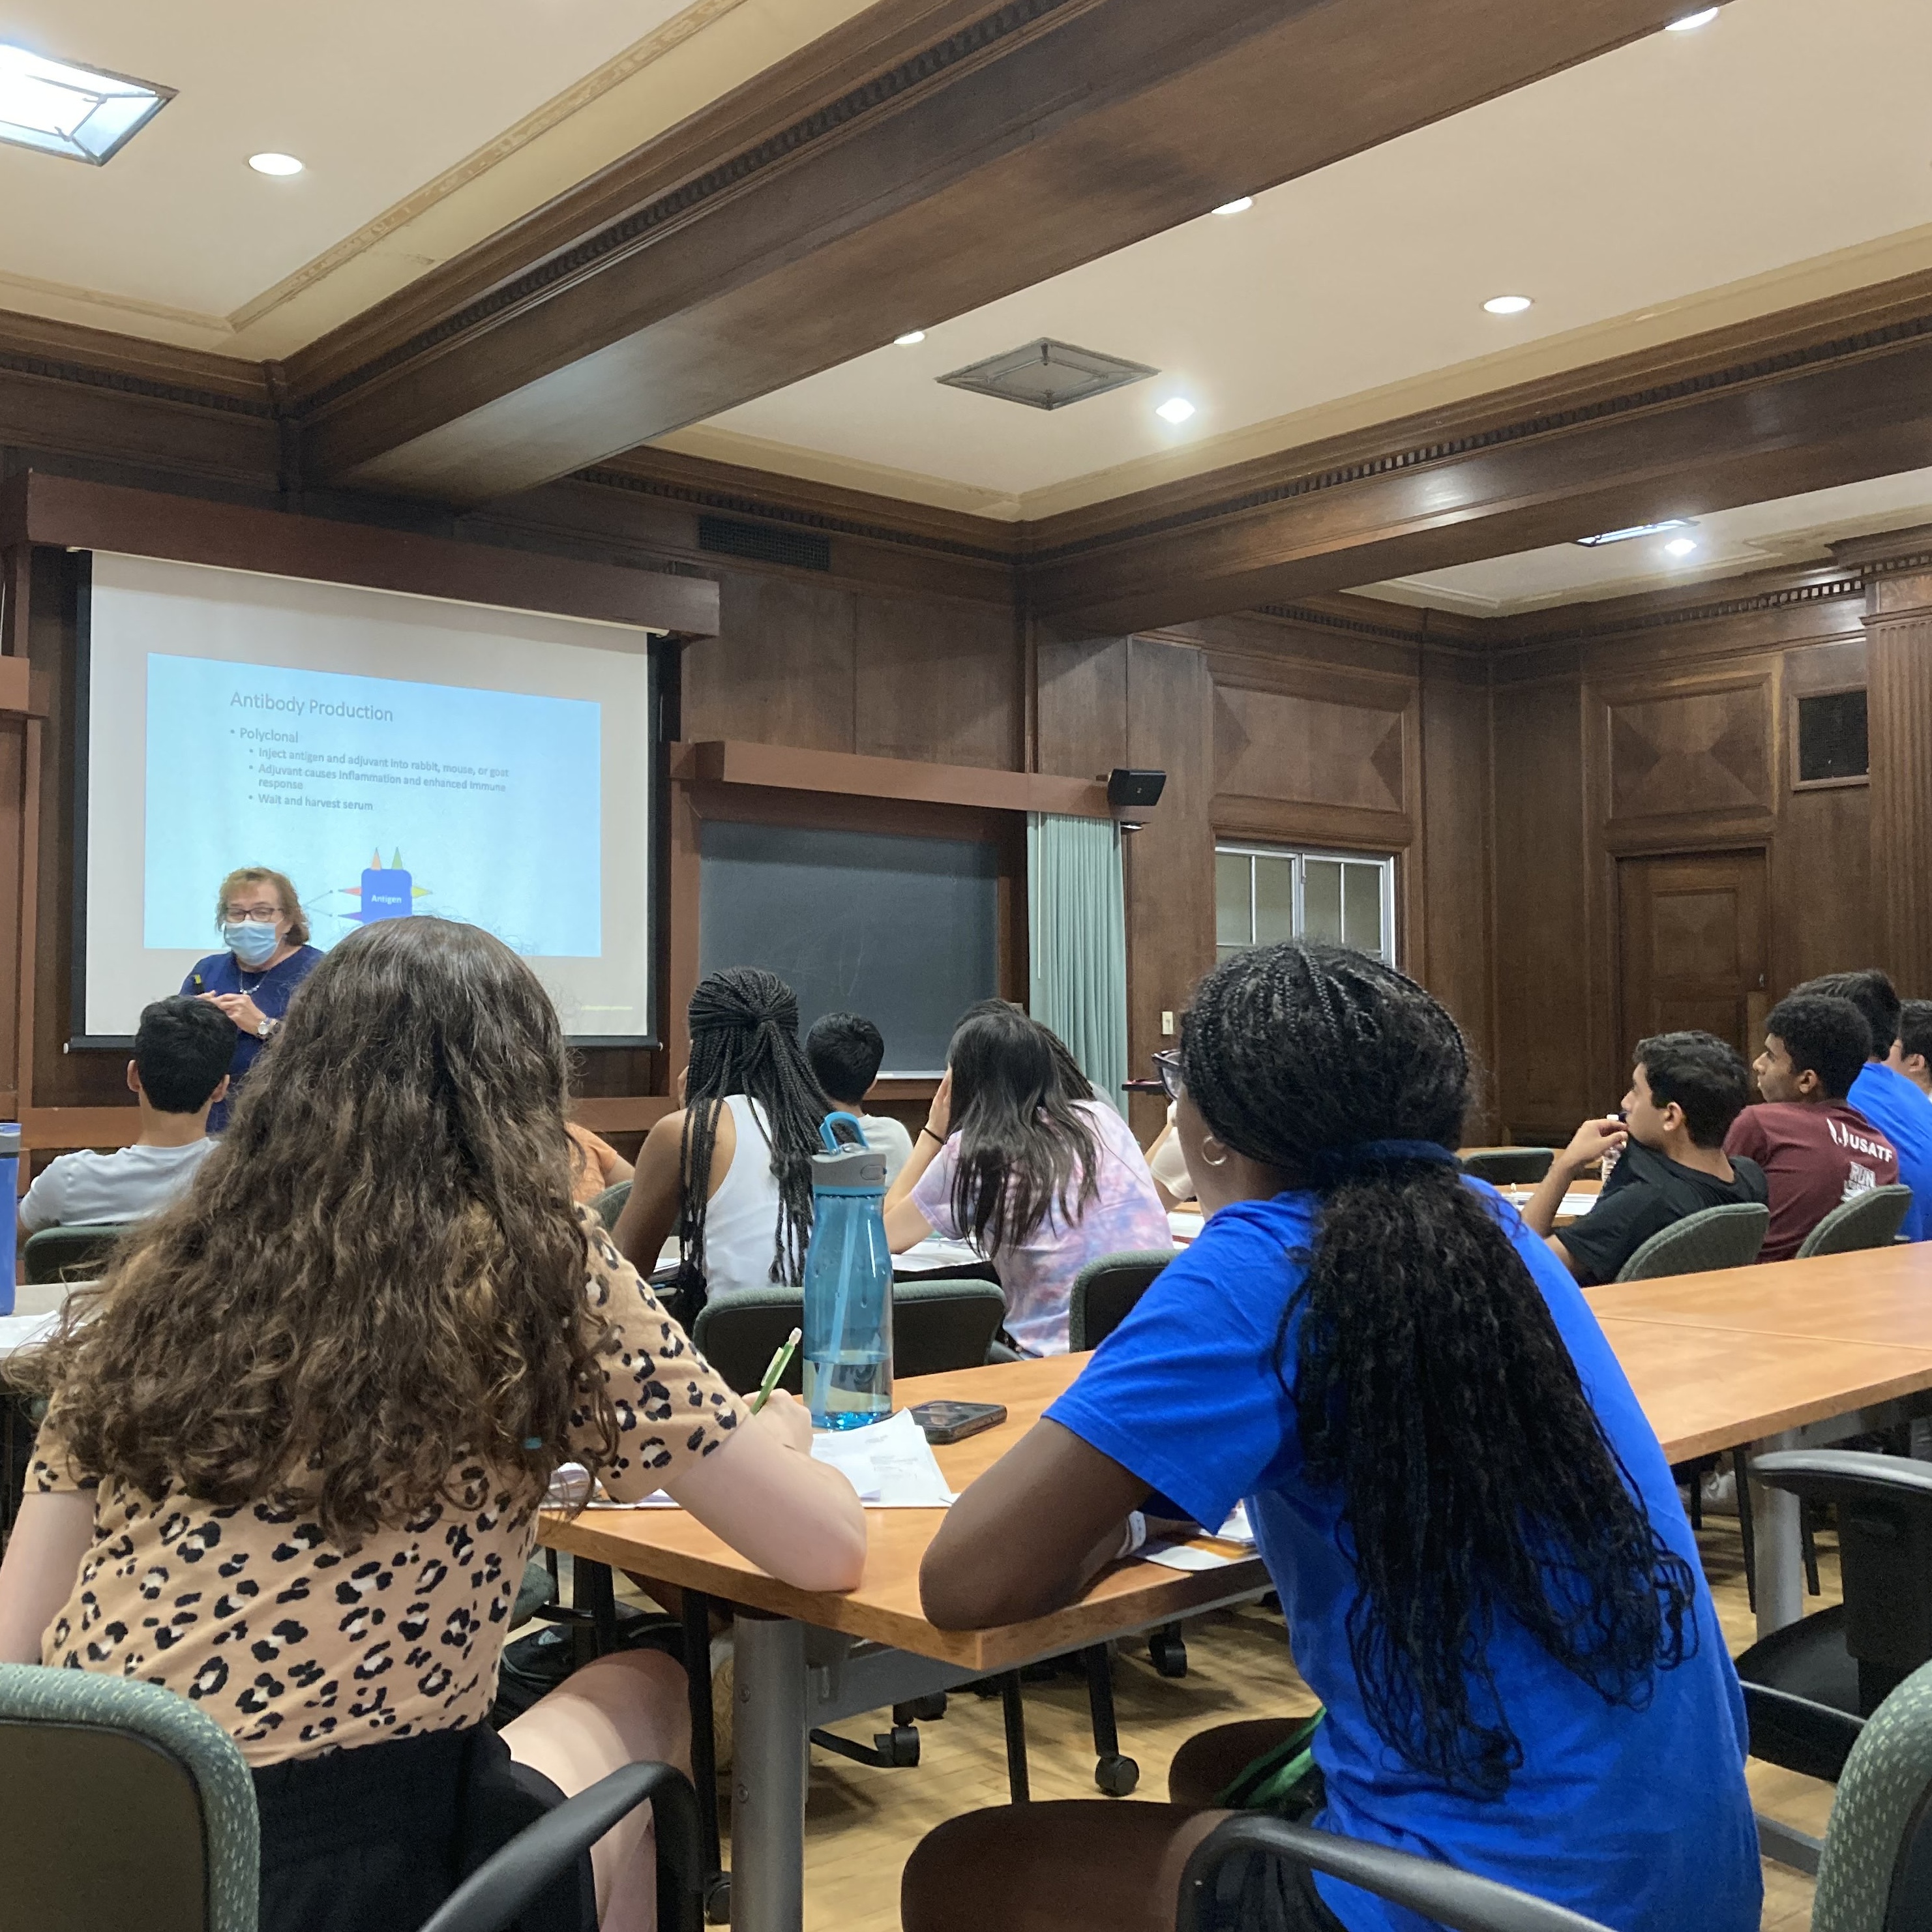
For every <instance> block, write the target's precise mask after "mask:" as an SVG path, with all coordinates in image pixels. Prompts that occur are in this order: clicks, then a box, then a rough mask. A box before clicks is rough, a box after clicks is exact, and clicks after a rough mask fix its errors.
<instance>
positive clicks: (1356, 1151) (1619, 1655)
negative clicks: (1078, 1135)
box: [1181, 944, 1697, 1797]
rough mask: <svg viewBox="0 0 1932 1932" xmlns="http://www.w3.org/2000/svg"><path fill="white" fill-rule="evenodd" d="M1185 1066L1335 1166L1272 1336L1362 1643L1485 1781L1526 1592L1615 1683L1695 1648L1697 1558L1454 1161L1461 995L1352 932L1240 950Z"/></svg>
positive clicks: (1227, 1138)
mask: <svg viewBox="0 0 1932 1932" xmlns="http://www.w3.org/2000/svg"><path fill="white" fill-rule="evenodd" d="M1181 1051H1182V1078H1183V1079H1184V1082H1185V1083H1186V1086H1187V1093H1188V1094H1189V1096H1190V1097H1191V1098H1192V1100H1193V1102H1194V1104H1195V1105H1196V1107H1197V1108H1198V1109H1199V1110H1200V1112H1201V1115H1202V1118H1203V1119H1204V1121H1205V1122H1206V1123H1207V1124H1208V1127H1209V1129H1210V1130H1211V1132H1212V1133H1214V1135H1215V1136H1217V1138H1219V1139H1220V1140H1221V1141H1223V1142H1225V1143H1226V1145H1228V1146H1229V1147H1231V1148H1235V1149H1236V1150H1237V1151H1239V1152H1241V1153H1242V1154H1247V1155H1248V1156H1249V1157H1250V1158H1251V1159H1253V1160H1257V1161H1260V1162H1262V1163H1265V1165H1267V1166H1270V1167H1271V1168H1274V1169H1277V1170H1278V1171H1279V1172H1280V1173H1281V1174H1282V1175H1283V1176H1284V1177H1285V1178H1286V1180H1287V1181H1288V1182H1289V1184H1290V1185H1291V1186H1295V1187H1315V1188H1316V1189H1318V1190H1319V1191H1320V1193H1321V1197H1322V1199H1321V1210H1320V1220H1319V1225H1318V1231H1317V1233H1316V1238H1315V1242H1314V1247H1313V1253H1310V1254H1307V1255H1304V1256H1297V1257H1296V1258H1295V1259H1297V1260H1298V1261H1304V1262H1306V1263H1307V1276H1306V1277H1305V1278H1304V1280H1303V1282H1302V1283H1301V1286H1300V1287H1299V1289H1298V1290H1297V1292H1296V1293H1295V1296H1294V1297H1293V1298H1292V1300H1291V1301H1290V1303H1289V1307H1288V1309H1287V1310H1286V1312H1285V1313H1284V1315H1283V1319H1282V1323H1281V1328H1280V1332H1279V1334H1278V1335H1277V1343H1276V1349H1277V1373H1278V1374H1280V1375H1282V1376H1283V1379H1284V1381H1286V1380H1287V1377H1288V1373H1289V1371H1288V1369H1287V1367H1286V1360H1287V1355H1288V1352H1289V1334H1290V1331H1291V1329H1292V1331H1293V1333H1294V1346H1293V1355H1294V1361H1293V1370H1292V1373H1293V1382H1292V1392H1293V1395H1294V1398H1295V1408H1296V1412H1297V1415H1298V1427H1299V1430H1300V1435H1301V1451H1302V1455H1303V1458H1304V1466H1305V1468H1306V1471H1307V1477H1308V1480H1309V1481H1310V1483H1312V1484H1316V1485H1317V1486H1319V1487H1332V1488H1339V1490H1340V1492H1341V1497H1342V1506H1343V1507H1342V1529H1341V1532H1340V1534H1341V1535H1342V1536H1343V1538H1344V1547H1346V1549H1348V1550H1349V1553H1350V1555H1351V1556H1352V1559H1353V1562H1354V1564H1355V1571H1356V1574H1357V1577H1358V1580H1359V1582H1360V1585H1361V1590H1360V1594H1359V1595H1358V1596H1357V1598H1356V1599H1355V1603H1354V1604H1353V1605H1352V1607H1351V1608H1350V1610H1349V1616H1348V1623H1347V1634H1348V1639H1349V1655H1350V1658H1351V1659H1352V1661H1353V1663H1354V1665H1355V1676H1356V1679H1357V1682H1358V1684H1359V1685H1360V1686H1361V1692H1362V1696H1363V1700H1364V1704H1365V1706H1366V1707H1367V1712H1368V1715H1369V1717H1370V1721H1371V1722H1372V1723H1373V1724H1374V1726H1375V1727H1376V1730H1377V1732H1378V1733H1379V1734H1380V1735H1381V1736H1382V1738H1383V1739H1384V1740H1385V1742H1386V1743H1387V1744H1388V1745H1389V1746H1390V1747H1391V1748H1392V1749H1393V1750H1394V1751H1396V1752H1397V1754H1399V1756H1400V1757H1401V1758H1402V1759H1403V1760H1404V1761H1405V1762H1406V1763H1408V1764H1409V1765H1410V1766H1412V1767H1413V1768H1414V1769H1416V1770H1418V1771H1419V1772H1423V1773H1424V1774H1426V1775H1430V1776H1433V1777H1435V1778H1439V1779H1441V1780H1442V1781H1444V1782H1445V1783H1447V1784H1451V1785H1452V1786H1454V1787H1460V1788H1462V1789H1464V1790H1473V1791H1475V1793H1478V1794H1479V1795H1481V1796H1485V1797H1496V1796H1500V1795H1501V1794H1502V1792H1503V1791H1504V1790H1506V1789H1507V1787H1508V1782H1509V1778H1510V1774H1511V1772H1512V1771H1513V1770H1514V1769H1516V1768H1517V1766H1520V1764H1521V1763H1522V1762H1523V1748H1522V1745H1521V1742H1520V1740H1519V1739H1518V1738H1517V1735H1516V1733H1515V1731H1514V1730H1513V1729H1512V1728H1511V1723H1510V1718H1509V1713H1508V1710H1507V1709H1506V1708H1505V1703H1504V1700H1503V1698H1502V1694H1501V1692H1500V1691H1499V1687H1498V1685H1497V1684H1496V1680H1495V1678H1494V1676H1493V1674H1492V1673H1491V1670H1490V1665H1489V1664H1488V1661H1487V1652H1488V1648H1489V1639H1490V1636H1491V1634H1493V1631H1494V1630H1495V1628H1496V1625H1497V1623H1498V1622H1499V1619H1503V1618H1510V1619H1514V1620H1515V1622H1517V1623H1518V1624H1519V1625H1520V1626H1521V1627H1522V1628H1523V1629H1525V1630H1526V1631H1528V1632H1529V1634H1531V1636H1532V1637H1534V1638H1535V1640H1536V1641H1537V1642H1538V1643H1539V1644H1541V1646H1542V1647H1543V1649H1544V1650H1545V1651H1547V1652H1548V1653H1549V1655H1550V1656H1551V1657H1553V1658H1555V1659H1556V1661H1557V1662H1558V1663H1559V1664H1562V1666H1563V1667H1564V1668H1565V1670H1569V1671H1571V1672H1572V1673H1574V1674H1575V1675H1576V1676H1577V1677H1579V1678H1580V1679H1582V1680H1583V1682H1585V1683H1586V1684H1588V1685H1590V1686H1591V1688H1592V1689H1594V1690H1595V1691H1598V1693H1599V1694H1601V1696H1602V1697H1604V1700H1606V1701H1607V1703H1612V1704H1619V1705H1623V1706H1628V1707H1630V1708H1633V1709H1641V1708H1642V1707H1643V1705H1644V1704H1645V1703H1646V1702H1647V1701H1648V1700H1649V1695H1650V1691H1651V1687H1652V1674H1653V1673H1654V1671H1655V1670H1657V1669H1658V1668H1659V1667H1661V1668H1664V1669H1666V1670H1668V1669H1670V1668H1671V1667H1673V1666H1675V1665H1676V1664H1679V1663H1681V1662H1682V1661H1683V1660H1684V1659H1685V1658H1686V1657H1688V1656H1689V1655H1692V1654H1694V1652H1695V1650H1696V1648H1697V1625H1696V1622H1695V1619H1694V1616H1693V1615H1692V1614H1691V1613H1692V1612H1693V1609H1694V1603H1695V1586H1694V1580H1693V1577H1692V1574H1691V1568H1690V1565H1688V1563H1687V1562H1685V1560H1684V1559H1683V1558H1682V1557H1681V1556H1678V1555H1677V1554H1676V1553H1675V1552H1674V1551H1673V1550H1671V1549H1670V1547H1669V1546H1668V1545H1667V1544H1665V1543H1664V1541H1663V1540H1662V1538H1661V1537H1660V1536H1659V1535H1658V1533H1657V1531H1656V1529H1655V1527H1654V1526H1653V1525H1652V1522H1651V1520H1650V1517H1649V1512H1648V1511H1647V1510H1646V1508H1645V1506H1644V1504H1643V1501H1642V1499H1641V1498H1640V1496H1638V1495H1637V1493H1636V1490H1635V1489H1634V1486H1633V1484H1631V1480H1630V1478H1629V1476H1628V1472H1626V1471H1625V1469H1624V1467H1623V1466H1622V1462H1621V1460H1619V1457H1618V1456H1617V1454H1616V1451H1615V1450H1614V1449H1613V1448H1612V1447H1611V1445H1610V1442H1609V1441H1608V1440H1607V1438H1606V1437H1605V1436H1604V1430H1603V1427H1602V1425H1601V1423H1599V1421H1598V1419H1597V1417H1596V1415H1595V1412H1594V1411H1593V1410H1592V1409H1591V1407H1590V1405H1589V1400H1587V1398H1586V1397H1585V1395H1584V1393H1583V1385H1582V1384H1581V1382H1580V1380H1579V1379H1578V1377H1577V1370H1576V1367H1575V1365H1574V1364H1573V1363H1572V1361H1571V1359H1570V1355H1569V1352H1568V1350H1567V1349H1565V1346H1564V1344H1563V1341H1562V1337H1561V1336H1560V1335H1559V1334H1558V1332H1557V1328H1556V1323H1555V1321H1554V1320H1553V1318H1552V1317H1551V1315H1550V1310H1549V1308H1548V1307H1547V1304H1545V1302H1544V1298H1543V1295H1542V1293H1541V1290H1540V1289H1538V1286H1537V1285H1536V1281H1535V1277H1533V1276H1532V1274H1531V1273H1530V1271H1529V1268H1528V1267H1527V1266H1526V1265H1525V1263H1524V1262H1523V1259H1522V1257H1521V1256H1520V1255H1519V1254H1518V1253H1517V1252H1516V1250H1514V1247H1511V1244H1510V1242H1509V1241H1508V1238H1507V1237H1506V1236H1505V1234H1504V1233H1503V1231H1502V1227H1501V1226H1500V1225H1499V1223H1498V1221H1497V1220H1496V1216H1495V1214H1494V1213H1493V1211H1492V1208H1491V1207H1490V1204H1489V1202H1487V1200H1486V1199H1485V1198H1484V1196H1481V1194H1479V1193H1477V1192H1476V1191H1475V1190H1473V1189H1472V1188H1470V1187H1466V1186H1465V1185H1464V1184H1463V1181H1461V1179H1460V1177H1459V1175H1458V1173H1457V1169H1455V1168H1454V1166H1451V1165H1450V1164H1448V1163H1447V1162H1445V1161H1442V1160H1430V1159H1427V1158H1424V1157H1421V1156H1420V1153H1419V1151H1418V1156H1415V1157H1409V1158H1404V1157H1403V1156H1402V1155H1401V1154H1400V1152H1398V1151H1394V1150H1391V1151H1389V1152H1388V1153H1386V1154H1365V1153H1364V1151H1363V1150H1364V1148H1365V1145H1366V1144H1368V1143H1375V1142H1412V1143H1418V1142H1429V1143H1433V1144H1434V1145H1436V1146H1439V1147H1441V1148H1445V1149H1453V1148H1454V1146H1455V1145H1456V1142H1457V1136H1458V1133H1459V1130H1460V1127H1461V1125H1462V1120H1463V1110H1464V1107H1465V1105H1466V1092H1467V1088H1468V1082H1469V1055H1468V1052H1467V1050H1466V1048H1465V1046H1464V1045H1463V1037H1462V1035H1461V1034H1460V1032H1459V1031H1457V1026H1456V1023H1455V1022H1454V1020H1453V1019H1451V1018H1450V1016H1449V1015H1448V1013H1446V1012H1445V1011H1444V1010H1443V1009H1442V1007H1441V1006H1439V1004H1437V1003H1436V1001H1434V1000H1433V999H1432V998H1430V996H1429V995H1428V994H1427V993H1426V992H1424V991H1423V990H1422V989H1421V987H1420V986H1417V985H1416V984H1415V983H1414V982H1413V981H1412V980H1407V979H1405V978H1404V977H1403V975H1402V974H1400V973H1397V972H1396V971H1394V970H1392V969H1391V968H1389V967H1387V966H1385V965H1382V964H1381V963H1380V962H1379V961H1376V960H1373V959H1369V958H1368V957H1367V956H1365V955H1364V954H1361V953H1353V952H1349V951H1347V950H1344V949H1343V948H1342V947H1333V946H1316V945H1303V944H1289V945H1283V946H1274V947H1262V948H1259V949H1257V950H1255V951H1253V952H1249V953H1239V954H1237V955H1236V956H1235V957H1233V958H1232V959H1229V960H1228V961H1226V962H1225V963H1224V964H1223V965H1221V966H1220V968H1217V970H1216V971H1214V973H1213V974H1211V975H1210V976H1209V977H1208V980H1206V981H1205V983H1203V984H1202V987H1201V989H1200V991H1199V995H1198V996H1197V998H1196V1002H1195V1004H1194V1007H1193V1010H1192V1011H1191V1012H1190V1014H1189V1015H1188V1017H1187V1026H1186V1028H1185V1031H1184V1036H1183V1043H1182V1049H1181Z"/></svg>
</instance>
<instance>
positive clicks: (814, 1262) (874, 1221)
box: [805, 1114, 892, 1429]
mask: <svg viewBox="0 0 1932 1932" xmlns="http://www.w3.org/2000/svg"><path fill="white" fill-rule="evenodd" d="M840 1123H843V1124H844V1126H845V1127H847V1128H849V1129H850V1133H849V1135H847V1136H846V1137H845V1138H844V1139H841V1137H840V1136H839V1135H838V1133H836V1132H835V1127H837V1126H838V1124H840ZM818 1132H819V1136H820V1139H822V1140H823V1142H825V1151H824V1152H823V1154H814V1155H813V1156H812V1157H811V1247H809V1248H808V1249H807V1250H805V1402H806V1403H807V1405H808V1406H809V1407H810V1409H811V1426H812V1427H814V1429H859V1428H862V1427H864V1426H865V1424H867V1423H868V1422H883V1421H885V1419H886V1417H888V1416H889V1415H891V1414H892V1250H890V1249H889V1247H886V1214H885V1203H886V1157H885V1156H884V1154H882V1153H880V1152H877V1151H875V1150H874V1149H873V1148H868V1146H867V1145H865V1129H864V1128H863V1127H861V1126H860V1125H859V1123H858V1122H857V1121H856V1120H855V1119H854V1118H853V1117H852V1115H850V1114H828V1115H826V1117H825V1118H824V1119H823V1121H821V1122H820V1124H819V1129H818Z"/></svg>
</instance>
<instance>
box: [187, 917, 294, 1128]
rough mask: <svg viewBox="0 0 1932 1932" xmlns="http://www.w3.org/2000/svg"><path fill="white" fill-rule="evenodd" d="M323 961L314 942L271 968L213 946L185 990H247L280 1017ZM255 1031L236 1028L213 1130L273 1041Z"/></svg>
mask: <svg viewBox="0 0 1932 1932" xmlns="http://www.w3.org/2000/svg"><path fill="white" fill-rule="evenodd" d="M321 964H322V955H321V954H320V953H319V952H317V950H316V949H315V948H314V947H313V946H299V947H296V950H295V951H294V952H293V953H290V955H289V956H288V957H287V959H284V961H282V962H281V964H280V965H276V966H271V967H270V968H269V970H268V971H266V973H251V972H250V971H248V968H246V967H245V966H244V965H242V962H240V961H239V959H236V956H234V954H233V953H210V954H209V955H208V957H207V958H206V959H197V960H196V962H195V963H194V970H193V971H192V972H190V974H188V976H187V978H186V979H185V980H183V981H182V982H181V991H182V992H184V993H189V994H193V993H246V994H247V995H248V997H249V998H250V999H251V1000H253V1001H254V1002H255V1004H256V1005H257V1007H260V1009H261V1013H262V1017H263V1019H271V1020H278V1019H281V1016H283V1015H284V1013H287V1011H288V1010H289V1002H290V1001H291V1000H292V999H293V998H295V992H296V988H297V987H298V986H300V985H301V984H302V982H303V981H304V980H306V979H307V978H308V976H309V975H310V974H311V973H313V972H314V971H315V969H316V968H317V967H318V966H320V965H321ZM266 1045H267V1042H266V1040H257V1038H256V1037H255V1036H254V1034H251V1033H244V1032H243V1031H242V1029H241V1028H239V1027H237V1028H236V1029H235V1058H233V1060H231V1061H229V1063H228V1083H229V1084H228V1098H227V1099H226V1100H220V1101H217V1103H215V1104H214V1106H212V1107H211V1108H210V1109H208V1132H209V1133H211V1134H218V1133H220V1131H221V1130H222V1129H223V1127H226V1126H227V1124H228V1109H229V1107H230V1106H232V1105H233V1103H234V1101H235V1098H236V1094H238V1093H239V1091H240V1089H241V1085H242V1082H243V1081H244V1080H245V1079H248V1070H249V1068H250V1067H253V1066H254V1064H255V1056H256V1055H257V1054H258V1053H260V1052H261V1050H262V1049H263V1047H264V1046H266Z"/></svg>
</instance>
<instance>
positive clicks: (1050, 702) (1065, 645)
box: [1034, 624, 1166, 810]
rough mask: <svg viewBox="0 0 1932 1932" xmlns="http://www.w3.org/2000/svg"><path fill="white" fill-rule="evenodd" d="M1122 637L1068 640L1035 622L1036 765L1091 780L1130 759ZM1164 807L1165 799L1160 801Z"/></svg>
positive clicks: (1126, 658)
mask: <svg viewBox="0 0 1932 1932" xmlns="http://www.w3.org/2000/svg"><path fill="white" fill-rule="evenodd" d="M1128 656H1129V652H1128V648H1127V639H1126V638H1124V637H1065V636H1064V635H1062V634H1060V633H1059V632H1058V631H1055V629H1054V628H1052V626H1051V625H1044V624H1040V625H1036V626H1035V630H1034V667H1035V670H1034V677H1035V684H1034V710H1035V713H1036V721H1035V726H1034V729H1035V733H1036V736H1037V740H1038V743H1037V757H1038V763H1039V768H1040V770H1042V771H1043V772H1055V773H1058V774H1059V775H1062V776H1064V777H1067V778H1097V777H1099V776H1100V775H1102V774H1103V773H1104V772H1110V771H1112V769H1114V768H1115V766H1117V765H1125V764H1128V763H1131V759H1130V756H1129V752H1128V736H1129V733H1128V724H1127V660H1128ZM1162 806H1163V810H1164V809H1166V800H1165V799H1163V801H1162Z"/></svg>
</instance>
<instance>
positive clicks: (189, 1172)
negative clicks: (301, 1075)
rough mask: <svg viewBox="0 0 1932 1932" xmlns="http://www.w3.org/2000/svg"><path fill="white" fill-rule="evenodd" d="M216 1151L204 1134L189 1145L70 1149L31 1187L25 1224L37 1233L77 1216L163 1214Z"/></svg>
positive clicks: (23, 1210) (23, 1214)
mask: <svg viewBox="0 0 1932 1932" xmlns="http://www.w3.org/2000/svg"><path fill="white" fill-rule="evenodd" d="M213 1152H214V1142H213V1141H211V1140H209V1139H205V1138H203V1139H200V1140H198V1141H190V1142H188V1143H187V1145H186V1146H184V1147H127V1148H119V1149H118V1150H117V1151H115V1152H114V1153H113V1154H96V1153H95V1152H94V1151H93V1150H92V1148H83V1149H82V1150H81V1151H80V1153H78V1154H62V1156H61V1157H60V1158H59V1160H56V1161H55V1162H54V1163H52V1165H51V1166H49V1167H48V1168H47V1169H46V1170H45V1171H44V1172H42V1173H41V1174H40V1175H37V1176H36V1177H35V1178H34V1184H33V1185H32V1187H30V1188H28V1190H27V1192H26V1198H25V1199H23V1201H22V1202H21V1203H20V1226H22V1227H23V1228H24V1229H26V1231H27V1232H28V1234H30V1235H31V1234H37V1232H39V1231H40V1229H43V1228H60V1227H65V1226H69V1225H70V1224H71V1223H74V1222H76V1221H138V1220H139V1219H140V1218H141V1217H142V1215H144V1214H158V1213H159V1212H160V1211H161V1209H163V1208H166V1207H167V1206H168V1205H170V1204H171V1203H172V1202H173V1201H174V1200H175V1198H176V1197H177V1196H179V1195H181V1194H184V1193H186V1192H187V1188H188V1185H189V1184H190V1182H191V1181H193V1179H194V1177H195V1172H196V1169H198V1168H199V1166H201V1164H202V1162H203V1161H205V1160H206V1159H207V1158H208V1156H209V1155H210V1154H212V1153H213Z"/></svg>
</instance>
